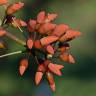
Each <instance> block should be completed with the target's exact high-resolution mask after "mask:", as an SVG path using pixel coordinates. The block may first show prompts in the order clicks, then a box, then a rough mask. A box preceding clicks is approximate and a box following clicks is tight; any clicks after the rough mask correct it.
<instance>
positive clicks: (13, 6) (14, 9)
mask: <svg viewBox="0 0 96 96" xmlns="http://www.w3.org/2000/svg"><path fill="white" fill-rule="evenodd" d="M23 6H24V3H22V2H18V3H15V4H11V5H9V6H8V8H7V10H6V13H7V14H8V15H11V14H14V13H15V12H17V11H18V10H20V9H21V8H22V7H23Z"/></svg>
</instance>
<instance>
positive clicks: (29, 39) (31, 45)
mask: <svg viewBox="0 0 96 96" xmlns="http://www.w3.org/2000/svg"><path fill="white" fill-rule="evenodd" d="M27 47H28V49H32V47H33V40H32V38H28V40H27Z"/></svg>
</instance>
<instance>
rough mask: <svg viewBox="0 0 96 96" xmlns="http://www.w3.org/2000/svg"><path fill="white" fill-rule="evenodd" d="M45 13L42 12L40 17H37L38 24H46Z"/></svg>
mask: <svg viewBox="0 0 96 96" xmlns="http://www.w3.org/2000/svg"><path fill="white" fill-rule="evenodd" d="M45 17H46V15H45V11H41V12H40V13H39V14H38V15H37V22H38V23H40V24H41V23H44V20H45Z"/></svg>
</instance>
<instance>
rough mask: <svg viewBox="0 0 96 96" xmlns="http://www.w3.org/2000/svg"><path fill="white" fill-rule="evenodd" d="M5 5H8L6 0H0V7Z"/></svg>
mask: <svg viewBox="0 0 96 96" xmlns="http://www.w3.org/2000/svg"><path fill="white" fill-rule="evenodd" d="M6 3H8V0H0V5H4V4H6Z"/></svg>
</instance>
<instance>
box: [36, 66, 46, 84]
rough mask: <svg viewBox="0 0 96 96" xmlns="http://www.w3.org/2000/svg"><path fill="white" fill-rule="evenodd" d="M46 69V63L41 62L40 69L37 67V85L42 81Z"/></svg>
mask: <svg viewBox="0 0 96 96" xmlns="http://www.w3.org/2000/svg"><path fill="white" fill-rule="evenodd" d="M45 71H46V68H45V67H44V65H43V64H40V65H39V66H38V69H37V72H36V75H35V83H36V85H38V84H39V83H40V81H41V79H42V77H43V74H44V73H45Z"/></svg>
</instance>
